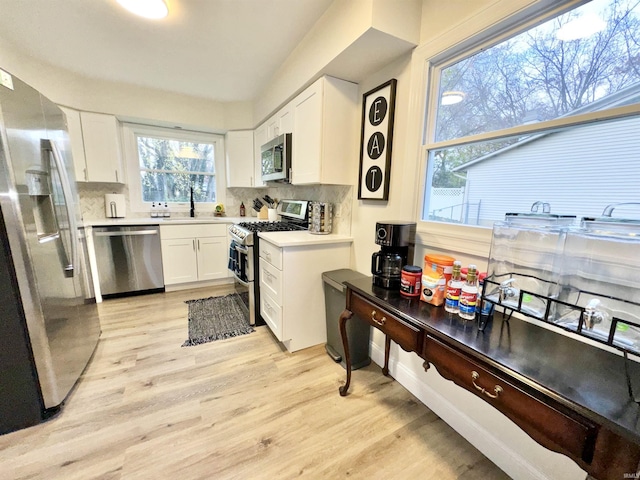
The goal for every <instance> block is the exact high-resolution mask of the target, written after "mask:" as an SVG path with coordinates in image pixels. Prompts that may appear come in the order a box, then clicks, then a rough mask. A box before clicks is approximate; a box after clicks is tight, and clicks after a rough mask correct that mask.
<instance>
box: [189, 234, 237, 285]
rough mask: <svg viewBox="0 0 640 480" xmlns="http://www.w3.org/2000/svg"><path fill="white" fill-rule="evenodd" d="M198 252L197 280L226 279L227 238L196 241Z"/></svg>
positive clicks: (198, 239)
mask: <svg viewBox="0 0 640 480" xmlns="http://www.w3.org/2000/svg"><path fill="white" fill-rule="evenodd" d="M196 249H197V251H198V280H214V279H217V278H226V277H227V276H228V275H229V273H228V272H229V269H228V268H227V265H228V260H229V244H228V243H227V237H204V238H197V239H196Z"/></svg>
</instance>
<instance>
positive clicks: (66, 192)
mask: <svg viewBox="0 0 640 480" xmlns="http://www.w3.org/2000/svg"><path fill="white" fill-rule="evenodd" d="M41 145H42V148H43V150H46V151H48V152H50V153H51V156H52V157H53V161H54V162H55V165H56V170H57V171H58V175H59V176H60V186H61V187H62V195H63V196H64V206H65V209H66V210H67V217H68V218H69V237H70V245H71V255H68V258H67V262H66V263H67V265H65V266H64V271H65V275H66V276H67V277H73V276H75V269H76V265H77V264H78V224H77V221H76V211H75V207H74V198H73V194H72V191H71V184H70V183H69V177H68V176H67V171H66V170H65V168H64V162H63V161H62V155H60V150H59V149H58V146H57V145H56V143H55V142H54V141H53V140H48V139H42V142H41ZM62 245H63V249H64V242H63V244H62Z"/></svg>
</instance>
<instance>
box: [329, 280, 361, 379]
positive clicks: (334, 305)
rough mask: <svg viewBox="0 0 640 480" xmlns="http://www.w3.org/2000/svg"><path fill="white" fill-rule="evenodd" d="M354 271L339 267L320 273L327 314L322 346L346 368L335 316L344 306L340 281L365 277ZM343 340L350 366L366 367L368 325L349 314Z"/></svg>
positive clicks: (342, 287) (353, 367) (342, 283)
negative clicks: (323, 344) (347, 343)
mask: <svg viewBox="0 0 640 480" xmlns="http://www.w3.org/2000/svg"><path fill="white" fill-rule="evenodd" d="M365 277H366V275H362V274H361V273H358V272H356V271H354V270H350V269H348V268H342V269H340V270H331V271H329V272H324V273H323V274H322V280H323V283H324V300H325V309H326V315H327V343H326V345H325V349H326V351H327V353H328V354H329V356H330V357H331V358H333V360H335V361H336V362H340V364H341V365H342V366H343V367H344V368H346V364H345V360H344V348H343V347H342V337H341V336H340V326H339V324H338V319H339V318H340V314H341V313H342V311H343V310H344V309H345V306H346V297H347V295H346V290H347V287H345V285H344V282H347V281H349V280H357V279H359V278H365ZM346 325H347V340H348V342H349V353H350V354H351V368H352V369H354V370H355V369H358V368H362V367H366V366H367V365H369V364H370V363H371V359H370V358H369V342H370V338H371V328H370V327H369V324H368V323H366V322H365V321H364V320H362V319H361V318H359V317H358V316H357V315H355V314H354V315H353V317H351V319H349V320H348V321H347V324H346Z"/></svg>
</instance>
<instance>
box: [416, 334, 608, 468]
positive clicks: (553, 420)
mask: <svg viewBox="0 0 640 480" xmlns="http://www.w3.org/2000/svg"><path fill="white" fill-rule="evenodd" d="M422 357H423V358H424V359H425V360H427V361H428V362H431V363H433V364H434V365H435V367H436V368H437V369H438V372H440V374H441V375H442V376H443V377H445V378H447V379H449V380H451V381H453V382H454V383H456V384H457V385H459V386H461V387H463V388H465V389H467V390H468V391H470V392H472V393H474V394H476V395H477V396H479V397H480V398H482V399H483V400H485V401H487V402H489V403H490V404H492V405H493V406H494V407H495V408H497V409H498V410H499V411H501V412H502V413H504V414H505V415H506V416H507V417H509V418H510V419H511V420H512V421H513V422H514V423H516V424H517V425H518V426H519V427H520V428H522V429H523V430H524V431H525V432H527V433H528V434H529V435H530V436H531V437H532V438H533V439H534V440H536V441H537V442H538V443H540V444H542V445H543V446H545V447H547V448H549V449H551V450H554V451H558V452H568V453H570V454H571V455H574V456H576V457H577V458H581V459H582V460H584V461H585V462H587V463H590V462H591V460H592V458H593V448H594V442H595V436H596V433H597V432H596V427H595V426H594V425H593V424H591V422H589V420H587V419H586V418H583V417H580V416H578V415H577V414H575V413H572V414H571V416H569V414H565V413H563V412H561V411H559V410H557V409H555V408H554V407H553V406H551V405H550V404H549V402H551V399H549V402H542V401H541V400H538V399H537V398H535V397H533V396H531V395H530V394H528V393H526V392H525V391H523V390H521V389H520V388H518V387H516V386H515V385H512V384H510V383H509V382H507V381H505V380H504V379H502V378H500V377H498V376H496V375H494V374H493V373H490V372H489V371H488V370H485V369H484V368H482V367H481V366H479V365H478V364H476V363H475V362H474V361H472V360H471V359H470V358H468V357H466V356H464V355H463V354H461V353H459V352H457V351H456V350H454V349H452V348H451V347H449V346H447V345H445V344H444V343H442V342H440V341H439V340H437V339H435V338H433V337H431V336H429V335H426V336H425V339H424V349H423V352H422Z"/></svg>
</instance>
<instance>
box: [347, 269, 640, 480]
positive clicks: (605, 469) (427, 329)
mask: <svg viewBox="0 0 640 480" xmlns="http://www.w3.org/2000/svg"><path fill="white" fill-rule="evenodd" d="M354 314H355V315H357V316H359V317H360V318H362V319H363V320H365V321H367V322H368V323H370V324H371V325H372V326H373V327H375V328H377V329H379V330H381V331H382V332H383V333H384V334H385V365H384V368H383V373H384V374H385V375H386V374H387V373H388V361H389V346H390V343H391V340H393V341H394V342H396V343H397V344H398V345H400V347H402V348H403V349H404V350H406V351H409V352H415V353H416V354H418V355H419V356H420V357H422V358H423V359H424V367H425V370H427V369H429V368H430V365H433V366H435V368H436V369H437V370H438V372H440V374H441V375H442V376H443V377H444V378H446V379H448V380H451V381H453V382H455V383H456V384H457V385H459V386H460V387H462V388H465V389H466V390H468V391H470V392H472V393H473V394H475V395H476V396H478V397H480V398H482V399H483V400H485V401H486V402H488V403H490V404H491V405H493V406H494V407H495V408H496V409H498V410H499V411H500V412H502V413H503V414H504V415H506V416H507V417H508V418H509V419H511V420H512V421H513V422H514V423H516V424H517V425H518V426H519V427H520V428H522V429H523V430H524V431H525V432H526V433H527V434H528V435H529V436H531V437H532V438H533V439H534V440H535V441H536V442H538V443H539V444H541V445H542V446H544V447H546V448H548V449H550V450H553V451H555V452H559V453H562V454H564V455H567V456H568V457H570V458H571V459H573V460H574V461H575V462H576V463H577V464H578V465H579V466H580V467H581V468H583V469H584V470H586V471H587V472H588V473H589V475H591V476H593V477H595V478H597V479H601V480H609V479H610V480H622V479H624V478H640V476H639V475H640V405H638V404H637V403H636V402H634V401H633V400H632V399H631V398H630V396H629V393H628V390H627V382H626V377H625V373H624V368H625V365H624V358H623V357H621V356H619V355H616V354H614V353H611V352H607V351H605V350H602V349H600V348H597V347H593V346H591V345H588V344H586V343H584V342H581V341H578V340H576V339H574V338H571V337H569V336H566V335H561V334H558V333H556V332H553V331H550V330H548V329H545V328H542V327H539V326H537V325H533V324H531V323H529V322H526V321H523V320H520V319H517V318H511V319H510V320H509V321H508V322H507V321H503V319H502V315H501V314H499V313H496V314H495V315H494V319H493V321H492V322H490V323H489V325H488V326H487V327H486V328H485V330H484V331H483V332H480V331H478V329H477V327H476V323H474V322H464V321H463V320H462V319H460V318H459V317H457V316H456V315H452V314H449V313H447V312H446V311H445V310H444V308H438V307H433V306H431V305H428V304H426V303H424V302H421V301H420V300H419V299H408V298H406V297H403V296H402V295H400V294H399V293H398V292H394V291H389V290H385V289H383V288H379V287H376V286H374V285H372V282H371V278H363V279H360V280H354V281H352V282H347V304H346V310H345V311H344V312H342V315H341V316H340V320H339V322H340V332H341V335H342V342H343V345H344V351H345V362H346V368H347V380H346V383H345V385H344V386H342V387H340V395H343V396H344V395H347V392H348V389H349V384H350V382H351V362H350V355H349V345H348V339H347V333H346V323H347V321H348V320H349V319H350V318H351V317H352V316H353V315H354ZM629 364H630V365H629V368H630V373H631V378H632V380H633V381H634V383H635V385H634V387H635V388H636V390H640V365H638V364H637V363H636V362H629Z"/></svg>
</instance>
